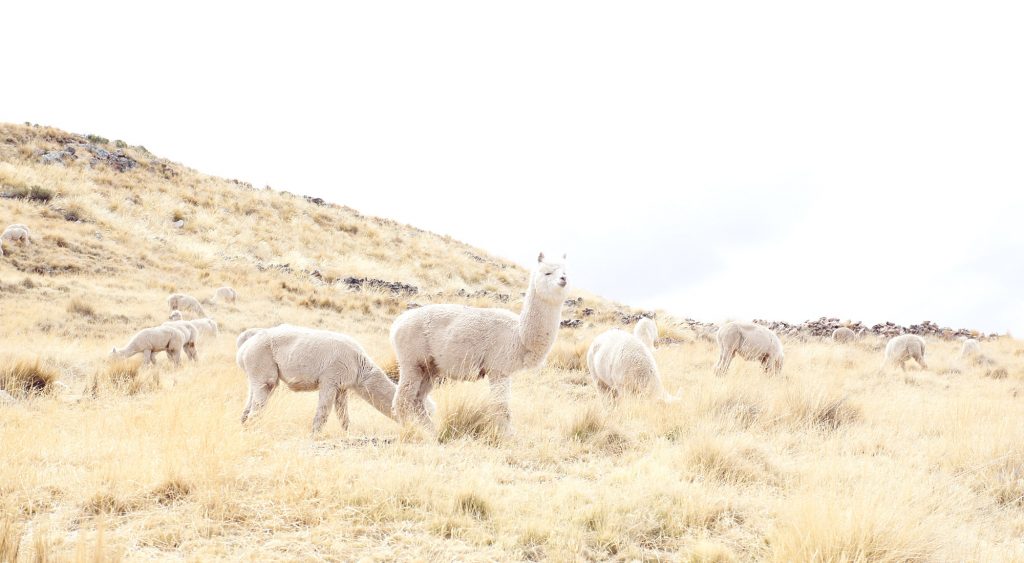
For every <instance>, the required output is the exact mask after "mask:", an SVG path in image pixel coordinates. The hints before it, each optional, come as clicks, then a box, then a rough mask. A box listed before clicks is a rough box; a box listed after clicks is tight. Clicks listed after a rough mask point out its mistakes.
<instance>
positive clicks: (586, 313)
mask: <svg viewBox="0 0 1024 563" xmlns="http://www.w3.org/2000/svg"><path fill="white" fill-rule="evenodd" d="M594 313H595V311H594V310H593V309H591V308H590V307H587V308H586V309H583V316H584V317H589V316H590V315H593V314H594Z"/></svg>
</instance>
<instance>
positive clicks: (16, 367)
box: [0, 358, 60, 397]
mask: <svg viewBox="0 0 1024 563" xmlns="http://www.w3.org/2000/svg"><path fill="white" fill-rule="evenodd" d="M59 377H60V374H59V373H57V371H56V370H55V369H53V368H51V367H48V366H45V365H43V364H42V363H41V362H40V361H39V359H38V358H37V359H35V360H14V361H13V362H11V363H8V364H7V365H5V366H4V367H3V368H0V389H2V390H4V391H7V392H8V393H10V394H11V395H15V396H22V397H24V396H27V395H34V394H38V393H45V392H47V391H49V390H50V387H51V386H52V385H53V383H54V382H56V381H57V379H58V378H59Z"/></svg>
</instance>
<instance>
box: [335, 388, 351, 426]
mask: <svg viewBox="0 0 1024 563" xmlns="http://www.w3.org/2000/svg"><path fill="white" fill-rule="evenodd" d="M334 412H336V413H337V414H338V422H340V423H341V429H342V430H348V389H339V390H338V393H337V394H336V395H335V396H334Z"/></svg>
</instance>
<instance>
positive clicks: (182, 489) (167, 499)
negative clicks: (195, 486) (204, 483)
mask: <svg viewBox="0 0 1024 563" xmlns="http://www.w3.org/2000/svg"><path fill="white" fill-rule="evenodd" d="M190 494H192V483H190V482H188V481H186V480H184V479H180V478H171V479H168V480H167V481H164V482H163V483H161V484H160V485H158V486H157V487H156V488H154V489H153V490H152V491H150V496H151V497H152V498H153V499H154V500H155V501H156V503H157V504H160V505H169V504H174V503H175V502H177V501H179V500H182V499H185V498H187V497H188V496H189V495H190Z"/></svg>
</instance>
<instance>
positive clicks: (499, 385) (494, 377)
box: [487, 373, 512, 434]
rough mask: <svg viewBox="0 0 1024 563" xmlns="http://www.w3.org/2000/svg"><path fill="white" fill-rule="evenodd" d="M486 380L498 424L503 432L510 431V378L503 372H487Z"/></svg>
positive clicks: (508, 432) (507, 432)
mask: <svg viewBox="0 0 1024 563" xmlns="http://www.w3.org/2000/svg"><path fill="white" fill-rule="evenodd" d="M487 381H488V383H490V386H491V403H492V405H493V408H494V409H495V410H496V417H497V420H498V424H499V425H501V427H502V429H503V430H504V432H505V434H511V433H512V412H511V410H510V409H509V400H510V399H511V395H512V378H511V377H509V376H507V375H505V374H493V373H492V374H489V375H488V376H487Z"/></svg>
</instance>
